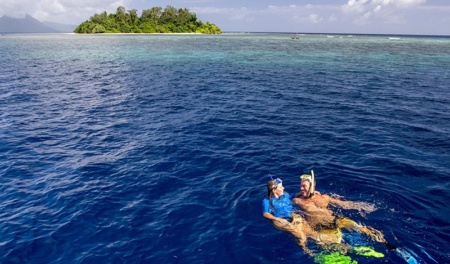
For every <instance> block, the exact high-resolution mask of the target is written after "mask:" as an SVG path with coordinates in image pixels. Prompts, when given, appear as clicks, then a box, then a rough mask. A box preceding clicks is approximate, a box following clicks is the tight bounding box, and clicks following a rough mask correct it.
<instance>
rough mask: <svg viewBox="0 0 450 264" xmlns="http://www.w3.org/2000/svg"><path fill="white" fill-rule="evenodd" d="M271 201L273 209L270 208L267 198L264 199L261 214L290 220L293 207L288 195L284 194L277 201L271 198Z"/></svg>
mask: <svg viewBox="0 0 450 264" xmlns="http://www.w3.org/2000/svg"><path fill="white" fill-rule="evenodd" d="M271 199H272V205H273V207H272V206H270V202H269V198H264V200H263V201H262V207H263V213H269V214H272V215H273V216H275V217H281V218H285V219H289V218H291V213H292V211H293V206H292V201H291V199H290V195H289V193H286V192H285V193H284V194H283V195H282V196H280V197H279V198H278V199H277V198H275V197H272V198H271ZM274 209H275V210H274Z"/></svg>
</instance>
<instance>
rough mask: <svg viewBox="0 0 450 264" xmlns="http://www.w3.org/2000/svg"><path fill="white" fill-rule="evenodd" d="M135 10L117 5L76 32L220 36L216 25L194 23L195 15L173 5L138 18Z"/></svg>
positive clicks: (146, 10) (148, 11)
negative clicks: (114, 8)
mask: <svg viewBox="0 0 450 264" xmlns="http://www.w3.org/2000/svg"><path fill="white" fill-rule="evenodd" d="M137 12H138V11H137V10H136V9H132V10H128V11H127V10H126V9H125V7H123V6H119V7H118V8H117V11H116V13H115V14H108V13H106V11H105V12H103V13H101V14H95V15H93V16H91V17H90V19H89V20H86V21H85V22H83V23H81V24H80V25H79V26H78V27H77V28H76V29H75V30H74V32H75V33H84V34H94V33H200V34H222V30H221V29H220V28H219V27H217V26H216V25H214V24H212V23H209V22H206V23H203V22H202V21H200V20H197V15H196V14H195V13H192V12H189V10H188V9H186V8H180V9H176V8H175V7H173V6H170V5H169V6H167V7H166V8H165V9H164V10H163V9H162V7H152V8H151V9H145V10H143V11H142V14H141V16H140V17H139V16H138V14H137Z"/></svg>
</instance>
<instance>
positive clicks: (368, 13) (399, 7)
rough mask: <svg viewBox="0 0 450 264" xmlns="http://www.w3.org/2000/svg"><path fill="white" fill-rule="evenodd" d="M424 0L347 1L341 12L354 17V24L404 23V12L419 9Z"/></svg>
mask: <svg viewBox="0 0 450 264" xmlns="http://www.w3.org/2000/svg"><path fill="white" fill-rule="evenodd" d="M424 3H426V0H348V1H347V3H346V4H345V5H343V6H342V7H341V10H342V11H343V12H344V14H346V15H352V14H353V15H356V17H354V23H355V24H357V25H365V24H367V23H372V22H374V23H380V22H381V23H387V24H402V23H405V19H404V18H403V14H404V12H405V10H407V9H411V8H416V7H419V6H420V5H422V4H424Z"/></svg>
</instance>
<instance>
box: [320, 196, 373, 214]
mask: <svg viewBox="0 0 450 264" xmlns="http://www.w3.org/2000/svg"><path fill="white" fill-rule="evenodd" d="M327 196H328V197H327V198H328V201H329V203H330V204H331V205H333V206H336V207H341V208H343V209H355V210H358V211H360V212H361V211H365V212H366V213H372V212H373V211H375V210H376V209H377V208H376V207H375V205H373V204H371V203H366V202H353V201H342V200H340V199H338V198H333V197H331V196H329V195H327Z"/></svg>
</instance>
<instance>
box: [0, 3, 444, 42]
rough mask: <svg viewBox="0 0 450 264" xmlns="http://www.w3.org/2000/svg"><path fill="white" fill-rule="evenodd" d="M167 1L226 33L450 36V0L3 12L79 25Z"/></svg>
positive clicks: (24, 7) (10, 6) (18, 8)
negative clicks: (94, 17)
mask: <svg viewBox="0 0 450 264" xmlns="http://www.w3.org/2000/svg"><path fill="white" fill-rule="evenodd" d="M167 5H172V6H174V7H176V8H188V9H189V10H190V11H191V12H195V13H196V14H197V17H198V19H200V20H201V21H203V22H206V21H210V22H212V23H215V24H216V25H218V26H219V27H220V28H221V29H222V30H224V31H246V32H248V31H256V32H301V33H371V34H425V35H450V26H449V25H450V0H173V1H170V0H169V1H162V0H0V16H3V15H8V16H13V17H20V16H24V14H29V15H31V16H33V17H34V18H36V19H38V20H40V21H50V22H57V23H63V24H72V25H78V24H80V23H81V22H83V21H85V20H87V19H89V17H90V16H91V15H93V14H95V13H101V12H103V11H107V12H108V13H115V11H116V9H117V7H118V6H124V7H125V8H126V9H127V10H129V9H137V10H138V11H139V14H140V12H141V11H142V10H143V9H149V8H151V7H154V6H160V7H166V6H167Z"/></svg>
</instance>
